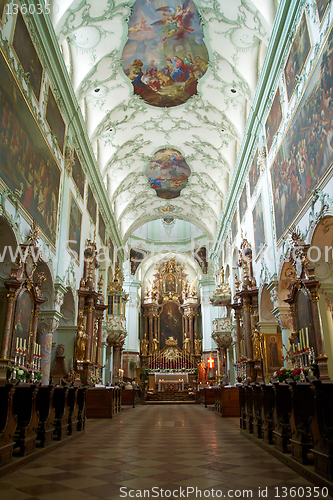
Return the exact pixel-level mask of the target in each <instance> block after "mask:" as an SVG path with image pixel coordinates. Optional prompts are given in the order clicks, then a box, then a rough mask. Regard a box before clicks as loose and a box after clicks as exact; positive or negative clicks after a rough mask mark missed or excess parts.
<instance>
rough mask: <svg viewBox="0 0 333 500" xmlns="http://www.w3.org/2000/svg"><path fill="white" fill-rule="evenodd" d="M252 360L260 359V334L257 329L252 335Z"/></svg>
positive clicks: (255, 328)
mask: <svg viewBox="0 0 333 500" xmlns="http://www.w3.org/2000/svg"><path fill="white" fill-rule="evenodd" d="M252 346H253V359H262V347H261V334H260V331H259V330H258V328H257V327H254V329H253V333H252Z"/></svg>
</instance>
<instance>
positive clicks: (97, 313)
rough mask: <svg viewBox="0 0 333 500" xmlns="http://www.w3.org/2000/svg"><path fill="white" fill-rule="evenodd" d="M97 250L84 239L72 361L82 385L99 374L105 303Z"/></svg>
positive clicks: (94, 245) (90, 242) (93, 244)
mask: <svg viewBox="0 0 333 500" xmlns="http://www.w3.org/2000/svg"><path fill="white" fill-rule="evenodd" d="M96 256H97V250H96V244H95V242H92V241H90V240H88V241H87V246H86V249H85V251H84V272H83V277H82V279H81V281H80V288H79V290H78V296H79V308H78V321H77V335H76V343H75V353H74V362H75V368H76V371H77V374H78V375H79V376H80V379H81V382H82V383H83V384H88V385H91V384H92V381H91V377H92V376H93V377H94V378H95V379H96V378H100V377H101V369H102V367H101V351H102V321H103V316H104V311H105V309H106V308H107V305H106V304H104V297H103V294H102V285H103V282H102V278H101V279H100V280H99V282H98V283H96V278H97V269H98V267H99V265H98V261H97V257H96Z"/></svg>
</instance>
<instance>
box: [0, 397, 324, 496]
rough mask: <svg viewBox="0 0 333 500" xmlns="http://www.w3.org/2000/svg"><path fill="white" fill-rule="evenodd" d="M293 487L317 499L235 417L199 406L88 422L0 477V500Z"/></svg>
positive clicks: (272, 492)
mask: <svg viewBox="0 0 333 500" xmlns="http://www.w3.org/2000/svg"><path fill="white" fill-rule="evenodd" d="M283 486H284V487H287V488H288V495H287V496H284V494H283V491H284V490H283V489H282V487H283ZM292 486H296V488H299V487H304V498H314V497H315V496H314V495H313V491H314V490H313V485H312V483H309V482H308V481H306V480H305V479H304V478H302V477H301V476H299V475H298V474H297V473H296V472H294V471H292V470H291V469H289V468H288V467H286V466H284V465H283V464H282V463H281V462H280V461H279V460H277V459H275V458H273V457H272V456H271V455H270V454H268V453H267V452H265V451H263V450H261V449H260V448H259V447H257V446H256V445H254V444H252V443H251V442H249V441H248V440H247V439H246V438H244V437H242V436H241V435H240V433H239V419H238V418H234V419H222V418H221V417H220V416H219V415H217V414H216V413H214V412H213V411H210V410H208V409H205V408H204V407H203V406H199V405H165V406H164V405H156V406H139V407H137V408H135V409H130V410H126V411H124V412H123V413H122V414H120V415H119V416H116V418H114V419H112V420H89V421H87V425H86V434H85V436H82V437H81V438H79V439H77V440H76V441H74V442H73V443H72V444H70V445H68V446H66V448H65V447H62V448H59V449H58V450H56V451H54V452H52V453H49V454H47V455H45V456H44V457H42V458H40V459H38V460H36V461H33V462H31V463H30V464H29V465H27V466H25V467H24V468H22V469H20V470H18V471H17V472H15V473H13V474H11V475H9V476H6V477H3V478H0V497H1V500H13V499H15V500H36V499H40V500H94V499H95V500H96V499H100V498H105V499H114V498H130V495H129V494H130V490H135V491H132V492H131V495H132V497H137V495H140V493H141V494H142V497H143V495H144V491H143V490H147V489H151V488H153V487H157V488H158V489H159V492H158V493H159V494H158V495H157V493H156V491H157V490H156V489H155V490H154V491H155V496H153V494H152V493H151V496H150V498H162V497H163V498H166V496H165V493H166V492H165V490H171V491H172V492H173V493H172V494H171V496H169V497H168V498H177V497H179V496H180V497H181V498H200V492H197V493H195V489H196V488H198V489H199V490H206V492H205V495H206V496H204V491H202V495H201V498H205V497H206V498H216V497H217V496H216V493H215V492H214V493H212V492H211V489H212V488H213V489H214V490H215V491H216V490H219V491H218V495H220V492H222V498H223V497H224V496H225V497H226V498H228V496H229V498H251V495H250V493H249V492H247V493H243V490H250V491H251V493H252V498H255V499H257V498H262V497H263V496H262V495H261V494H260V496H259V491H260V492H262V490H263V489H264V488H266V487H268V490H267V491H268V496H266V497H264V498H269V499H274V498H279V497H278V496H277V494H278V495H280V498H287V499H288V498H299V496H298V495H296V496H295V495H294V496H289V493H290V488H291V487H292ZM121 487H122V488H123V489H122V491H123V492H125V491H126V493H127V496H125V493H122V492H121V491H120V488H121ZM125 487H126V488H125ZM306 487H310V488H311V491H312V494H311V496H309V495H308V496H307V495H306V489H305V488H306ZM187 488H194V493H193V494H188V495H187V493H190V492H191V491H192V490H187ZM259 488H260V490H259ZM276 488H278V489H276ZM160 489H162V490H163V492H162V490H160ZM139 490H140V492H139ZM207 490H210V494H209V495H208V493H207ZM308 491H310V490H308ZM181 492H183V493H182V495H180V493H181ZM121 495H123V496H121ZM167 495H169V493H167ZM184 495H185V496H184ZM320 497H321V496H320ZM320 497H318V498H320ZM146 498H147V493H146Z"/></svg>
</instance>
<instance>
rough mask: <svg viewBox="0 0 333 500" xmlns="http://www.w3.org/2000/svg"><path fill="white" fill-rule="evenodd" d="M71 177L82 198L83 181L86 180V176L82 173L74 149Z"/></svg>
mask: <svg viewBox="0 0 333 500" xmlns="http://www.w3.org/2000/svg"><path fill="white" fill-rule="evenodd" d="M72 177H73V181H74V182H75V184H76V187H77V188H78V190H79V192H80V195H81V196H82V198H83V197H84V183H85V180H86V177H85V175H84V172H83V169H82V166H81V163H80V161H79V159H78V157H77V153H76V151H74V165H73V170H72Z"/></svg>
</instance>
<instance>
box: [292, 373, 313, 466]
mask: <svg viewBox="0 0 333 500" xmlns="http://www.w3.org/2000/svg"><path fill="white" fill-rule="evenodd" d="M289 388H290V391H291V407H292V410H291V415H290V420H289V423H290V430H291V439H290V443H291V454H292V457H293V458H294V459H295V460H297V461H298V462H300V463H302V464H308V463H310V460H309V456H308V453H309V451H310V449H311V448H312V446H313V439H312V433H311V427H310V421H311V419H312V418H313V416H314V396H313V391H312V390H311V385H310V384H309V383H308V382H300V383H296V382H294V381H292V382H290V383H289Z"/></svg>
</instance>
